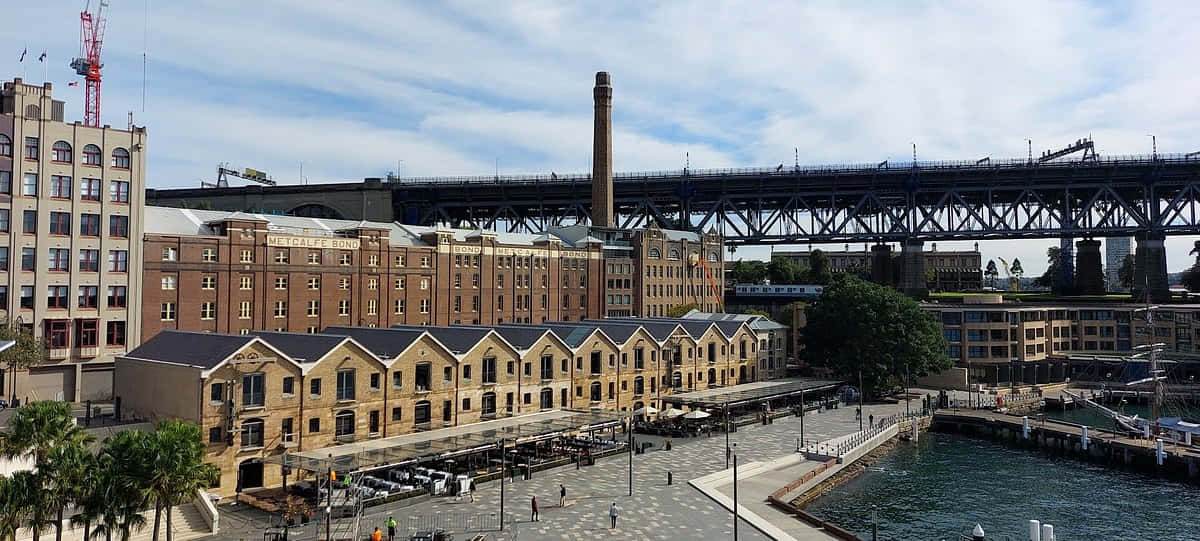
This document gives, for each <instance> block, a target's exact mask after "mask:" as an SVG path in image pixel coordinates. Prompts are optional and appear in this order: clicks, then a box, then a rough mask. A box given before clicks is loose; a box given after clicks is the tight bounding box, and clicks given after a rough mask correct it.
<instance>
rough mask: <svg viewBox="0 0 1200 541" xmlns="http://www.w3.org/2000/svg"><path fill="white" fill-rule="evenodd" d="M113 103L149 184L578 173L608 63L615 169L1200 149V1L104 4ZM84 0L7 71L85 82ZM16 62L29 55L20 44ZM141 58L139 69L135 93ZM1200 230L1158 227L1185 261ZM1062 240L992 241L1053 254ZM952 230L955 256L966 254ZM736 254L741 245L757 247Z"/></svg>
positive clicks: (71, 112)
mask: <svg viewBox="0 0 1200 541" xmlns="http://www.w3.org/2000/svg"><path fill="white" fill-rule="evenodd" d="M112 3H113V4H114V5H113V6H112V7H111V10H110V15H109V25H108V32H107V39H106V42H105V47H104V62H105V83H104V93H103V110H102V120H103V122H105V123H109V124H113V125H124V124H125V122H126V114H127V112H128V111H134V115H135V121H136V122H137V123H138V124H144V125H146V126H148V129H149V131H150V144H149V146H148V151H149V154H148V156H149V158H148V159H149V169H148V171H149V176H148V178H149V184H150V186H151V187H182V186H198V185H199V182H200V180H201V179H204V180H211V179H212V178H213V176H214V175H215V168H216V165H217V163H219V162H230V163H232V164H234V165H235V166H238V167H254V168H257V169H262V170H266V171H268V172H270V173H271V174H272V175H274V176H275V177H276V178H277V179H278V180H280V181H282V182H285V183H288V182H299V171H300V167H301V163H303V169H304V175H305V176H306V177H307V178H308V180H309V182H330V181H351V180H356V179H361V178H363V177H368V176H382V175H384V174H386V173H387V172H388V171H392V170H395V169H397V167H398V162H399V161H401V160H402V161H403V166H402V167H403V173H404V174H405V175H409V176H416V175H422V176H423V175H459V174H489V173H491V172H492V171H493V168H494V167H495V166H496V163H497V161H498V163H499V168H500V172H501V173H523V172H528V173H534V172H539V173H544V172H547V171H556V172H560V173H563V172H586V171H589V170H590V161H589V160H590V157H591V99H592V97H591V86H592V77H593V74H594V73H595V72H596V71H599V70H606V71H609V72H611V73H612V76H613V85H614V112H613V117H614V124H615V134H614V147H615V148H614V161H615V167H616V169H617V170H621V171H629V170H645V169H673V168H678V167H681V166H682V164H683V161H684V154H685V153H688V154H689V155H690V157H691V164H692V166H693V167H724V166H768V165H774V164H778V163H780V162H784V163H787V162H791V161H792V159H793V148H798V149H799V154H800V161H801V162H803V163H831V162H843V161H848V162H877V161H881V160H883V159H887V158H891V159H893V160H902V159H907V157H908V156H909V155H910V153H911V143H916V145H917V150H918V153H919V156H920V158H921V159H968V158H978V157H983V156H992V157H1016V156H1024V155H1025V152H1026V146H1025V145H1026V143H1025V140H1026V139H1032V140H1033V141H1034V147H1035V151H1039V152H1040V151H1041V150H1045V149H1049V148H1058V147H1061V146H1065V145H1066V144H1067V143H1069V142H1071V141H1074V140H1076V139H1078V138H1079V137H1083V136H1087V135H1089V134H1090V135H1092V136H1094V137H1095V139H1096V141H1097V145H1098V150H1099V152H1100V153H1101V154H1133V153H1146V152H1149V149H1150V138H1149V137H1147V134H1154V135H1156V136H1157V138H1158V145H1159V150H1160V151H1161V152H1192V151H1196V150H1200V133H1198V130H1197V126H1200V70H1196V69H1195V62H1196V53H1197V51H1200V32H1197V31H1196V30H1195V29H1196V28H1197V24H1198V23H1200V4H1198V3H1195V2H1167V1H1162V2H1147V3H1113V2H1098V3H1090V2H1054V3H1046V2H1028V3H1024V2H1004V3H1001V2H988V3H984V2H978V3H970V4H965V3H962V4H960V3H945V2H904V3H888V2H860V3H842V2H814V3H805V4H800V3H783V2H781V3H776V2H760V3H755V4H754V5H753V9H749V8H748V7H747V6H749V4H746V3H744V2H727V3H721V2H663V3H644V2H617V1H612V2H533V1H512V2H492V3H488V2H470V3H468V2H449V3H433V2H427V3H417V2H391V1H383V0H356V1H353V2H329V1H316V0H311V1H310V0H303V1H301V0H296V1H284V0H261V1H256V2H233V1H192V2H164V1H162V0H159V1H157V2H155V1H152V0H133V1H126V0H112ZM82 5H83V2H76V1H60V0H47V1H46V2H25V3H22V4H20V5H19V6H17V7H16V12H15V13H14V12H13V11H12V10H11V9H10V11H9V13H10V14H11V15H12V20H14V21H24V22H23V23H22V24H19V25H14V24H9V25H0V70H2V71H3V73H0V76H3V77H4V78H11V77H14V76H20V75H21V74H22V72H24V73H25V75H26V79H27V80H30V81H34V82H36V81H40V80H42V78H43V73H44V72H43V67H44V66H43V65H42V64H40V63H38V62H37V61H36V58H37V55H38V54H39V53H40V52H41V51H42V50H43V49H44V50H46V51H47V53H48V57H49V58H48V63H47V64H46V65H45V67H46V68H47V69H46V72H45V73H46V74H47V75H48V78H49V80H50V81H51V82H53V83H54V84H55V96H56V97H58V98H60V99H65V100H67V116H68V118H70V119H74V118H81V117H82V110H81V108H82V91H81V89H80V88H69V87H67V86H66V85H67V83H68V82H70V81H73V80H76V77H75V76H74V74H73V73H72V71H71V70H70V69H69V68H68V67H67V64H68V62H69V59H70V57H72V56H74V55H76V54H77V53H78V35H79V30H78V25H79V18H78V12H79V10H80V9H81V8H82ZM25 47H28V49H29V51H30V54H29V56H27V58H26V62H25V64H23V65H22V64H19V63H18V62H17V58H18V56H19V55H20V52H21V50H22V48H25ZM143 52H145V53H147V56H148V59H149V62H148V69H147V75H148V76H147V77H146V79H145V83H146V84H145V88H146V93H145V97H146V102H145V103H146V106H145V109H144V110H143V108H142V86H143V77H142V74H143V69H142V68H143V65H142V64H143V63H142V55H143ZM1191 240H1192V239H1185V238H1172V239H1171V240H1169V241H1168V249H1169V250H1170V251H1169V254H1168V261H1169V266H1170V267H1171V268H1172V270H1177V269H1181V268H1183V267H1185V266H1187V265H1188V264H1189V262H1190V261H1189V258H1188V257H1187V255H1186V253H1187V251H1188V250H1189V249H1190V245H1191ZM1050 244H1051V242H1049V241H1046V242H1041V241H1039V242H1020V243H1017V242H1006V241H992V242H987V243H984V244H983V245H982V246H981V248H982V249H983V251H984V255H985V257H997V256H1000V257H1005V258H1006V259H1010V260H1011V259H1012V258H1013V257H1019V258H1020V259H1021V260H1022V263H1023V264H1024V266H1025V268H1026V269H1027V272H1028V273H1030V274H1034V273H1039V272H1041V270H1042V269H1043V268H1044V266H1045V261H1044V259H1045V258H1044V255H1043V254H1044V252H1045V248H1046V247H1047V246H1049V245H1050ZM952 247H954V245H953V244H951V243H940V244H939V249H951V248H952ZM762 253H763V250H757V251H756V250H741V251H739V252H738V255H736V256H735V257H739V256H751V257H752V256H756V255H762Z"/></svg>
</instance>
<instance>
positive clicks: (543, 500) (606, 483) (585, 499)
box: [214, 401, 920, 540]
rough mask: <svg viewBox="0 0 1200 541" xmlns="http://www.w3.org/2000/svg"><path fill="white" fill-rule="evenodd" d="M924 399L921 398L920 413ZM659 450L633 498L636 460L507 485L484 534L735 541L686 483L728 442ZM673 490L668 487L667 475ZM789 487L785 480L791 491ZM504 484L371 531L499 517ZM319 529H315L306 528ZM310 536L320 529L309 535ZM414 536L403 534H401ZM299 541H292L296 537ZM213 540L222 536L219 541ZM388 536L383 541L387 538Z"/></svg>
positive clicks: (753, 441) (460, 535)
mask: <svg viewBox="0 0 1200 541" xmlns="http://www.w3.org/2000/svg"><path fill="white" fill-rule="evenodd" d="M919 404H920V402H919V401H914V402H913V405H914V407H916V408H919V407H920V405H919ZM897 411H900V412H903V411H904V404H903V403H900V404H899V406H898V407H897V406H895V405H868V406H867V407H866V409H865V410H864V412H863V416H864V421H863V422H864V424H865V423H866V422H867V416H869V415H874V416H875V417H877V418H879V417H883V416H886V415H891V414H893V413H896V412H897ZM804 425H805V434H804V437H805V439H806V440H825V439H830V438H834V437H837V436H841V435H845V434H848V433H850V432H854V431H856V430H858V422H857V421H856V420H855V417H854V408H853V407H844V408H840V409H836V410H829V411H826V412H825V413H820V414H818V413H810V414H808V415H807V416H805V418H804ZM799 435H800V419H799V418H796V417H787V418H781V419H776V420H775V422H774V423H773V424H770V425H766V426H763V425H750V426H744V427H742V428H741V429H740V430H739V431H737V432H735V433H732V434H730V442H731V443H733V444H736V447H735V449H736V452H737V454H738V456H739V462H745V463H749V462H754V461H762V460H768V459H770V458H774V457H778V456H780V455H783V454H787V453H791V452H795V450H796V438H798V437H799ZM639 440H644V441H651V442H653V443H654V449H653V450H649V451H647V452H646V453H645V454H643V455H635V456H634V457H633V458H634V468H633V472H634V482H633V489H634V495H633V496H632V497H631V496H628V495H627V494H628V487H629V470H628V467H629V457H628V455H619V456H614V457H609V458H605V459H601V460H598V461H597V462H596V465H595V466H590V467H587V466H585V467H583V468H582V469H580V470H576V469H575V468H574V467H565V468H558V469H555V470H549V471H544V472H538V473H536V474H534V478H533V479H530V480H528V481H523V480H518V481H517V482H515V483H507V482H506V484H505V528H504V531H502V532H500V531H489V532H481V533H487V534H489V535H490V536H491V538H492V539H496V540H517V539H729V538H732V536H733V521H732V517H731V516H730V514H729V513H728V511H726V510H725V509H723V508H721V507H720V506H718V505H717V504H716V503H714V502H713V501H711V500H709V499H708V498H707V497H706V496H705V495H703V494H701V493H700V492H699V491H697V490H695V489H693V488H691V487H690V486H688V484H687V481H688V480H689V479H693V478H696V477H700V476H702V475H706V474H709V473H712V472H715V471H718V470H721V469H724V468H725V438H724V435H722V434H713V436H712V437H700V438H684V439H676V440H674V441H673V444H672V450H670V451H665V450H661V447H662V440H661V438H655V437H644V438H639ZM668 471H670V472H672V474H673V475H674V483H673V484H672V485H667V484H666V482H667V472H668ZM788 481H790V480H782V479H781V480H780V484H781V485H782V484H786V483H787V482H788ZM560 483H561V484H563V485H565V486H566V487H567V499H568V505H567V506H566V507H559V506H558V485H559V484H560ZM534 496H536V497H537V499H538V503H539V507H540V511H541V517H540V518H541V520H540V521H538V522H531V521H530V520H529V519H530V513H529V511H530V499H531V498H532V497H534ZM499 501H500V485H499V483H496V482H491V483H486V484H483V485H480V486H479V490H478V493H477V496H476V501H475V502H474V503H469V502H467V500H466V499H463V500H460V501H455V499H454V498H438V499H434V500H432V501H429V502H425V503H422V504H419V505H415V506H410V507H407V508H390V509H389V506H381V507H378V508H369V509H368V516H367V518H366V522H365V523H364V526H365V528H364V530H365V532H370V531H371V530H372V529H373V528H374V527H375V526H380V527H381V528H382V526H383V523H384V521H386V520H387V517H388V516H389V515H391V516H394V517H395V518H396V520H397V521H398V522H400V523H401V526H402V528H403V525H404V524H405V519H407V518H409V517H413V516H414V515H418V516H423V517H430V516H433V515H437V514H439V513H440V514H442V515H447V516H448V515H454V514H458V515H466V514H488V513H496V512H498V510H499ZM613 502H616V504H617V506H618V508H619V509H620V517H619V519H618V522H617V528H616V529H609V518H608V508H609V505H610V504H611V503H613ZM268 523H269V519H268V517H265V515H262V514H259V513H257V512H247V511H244V510H243V511H239V512H234V513H229V512H225V509H224V508H223V509H222V517H221V535H220V538H221V539H238V538H242V539H247V540H249V539H256V540H257V539H261V538H262V531H263V530H262V528H263V527H265V526H266V525H267V524H268ZM308 529H309V530H312V528H308ZM738 530H739V531H738V533H739V538H740V539H745V540H761V539H766V537H765V536H763V535H762V534H761V533H759V532H758V531H757V530H754V528H753V527H752V526H751V525H749V524H748V523H746V522H740V523H739V526H738ZM305 533H306V534H310V535H308V536H306V537H308V538H312V537H311V534H313V533H316V532H305ZM406 533H407V532H405V531H403V529H402V530H401V531H400V532H398V534H399V535H398V537H400V538H402V539H406V537H403V536H405V535H406ZM453 533H454V535H455V538H456V539H466V538H469V537H468V536H467V535H465V534H466V533H468V532H464V531H455V532H453ZM293 538H295V537H293ZM214 539H216V537H214ZM385 539H386V537H385Z"/></svg>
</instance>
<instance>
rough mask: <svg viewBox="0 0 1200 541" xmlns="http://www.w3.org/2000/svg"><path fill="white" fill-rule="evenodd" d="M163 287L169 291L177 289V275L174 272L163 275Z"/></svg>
mask: <svg viewBox="0 0 1200 541" xmlns="http://www.w3.org/2000/svg"><path fill="white" fill-rule="evenodd" d="M162 288H163V290H167V291H169V290H172V289H175V275H174V274H168V275H166V276H163V277H162Z"/></svg>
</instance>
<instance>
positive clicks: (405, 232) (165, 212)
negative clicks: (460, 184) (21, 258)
mask: <svg viewBox="0 0 1200 541" xmlns="http://www.w3.org/2000/svg"><path fill="white" fill-rule="evenodd" d="M145 212H146V224H147V226H146V227H147V229H146V234H145V251H146V253H147V254H150V255H149V256H148V257H147V258H146V261H145V265H144V273H145V281H146V284H147V287H146V297H145V302H144V303H143V305H142V317H143V335H144V336H145V337H146V338H149V337H151V336H153V335H154V334H156V333H157V332H159V331H161V330H164V329H178V330H193V331H213V332H227V333H249V332H251V331H253V330H274V331H298V332H316V331H317V330H318V329H323V328H325V327H328V326H334V325H336V326H363V327H390V326H393V325H397V324H415V325H453V324H472V325H500V324H507V323H542V322H545V321H579V320H582V319H584V318H595V317H604V316H646V315H663V314H665V313H666V312H667V311H668V310H669V309H670V308H671V307H673V306H675V305H678V304H687V303H689V302H696V303H699V304H702V305H704V306H707V307H710V308H716V306H717V305H718V304H719V302H720V298H721V297H720V295H721V291H720V289H721V288H720V287H719V286H720V282H719V281H718V282H716V284H717V287H716V288H715V289H714V288H713V287H712V286H711V285H710V284H709V283H708V280H707V278H706V277H705V273H704V272H702V271H703V269H704V267H705V265H706V264H707V261H705V265H702V264H698V263H697V261H698V258H699V254H700V253H703V254H704V257H705V258H707V259H709V260H711V259H712V258H716V259H717V260H718V261H719V260H720V257H721V249H720V246H721V240H720V237H717V236H716V235H715V234H709V235H703V236H701V235H697V234H694V233H686V232H679V231H668V230H660V229H646V230H638V231H627V232H622V235H612V237H611V238H606V239H605V240H601V239H598V238H596V237H594V236H592V234H591V233H592V232H593V231H594V228H588V227H584V226H579V227H564V228H555V229H552V230H550V231H548V232H546V233H542V234H537V235H533V234H520V233H498V232H492V231H480V230H476V231H471V230H464V229H448V228H432V227H421V226H407V225H400V224H393V223H382V222H361V221H349V220H332V219H324V218H303V217H295V216H276V215H257V214H247V213H242V212H225V211H203V210H191V209H180V208H167V207H147V208H146V211H145ZM602 236H603V235H602ZM689 258H690V259H689ZM714 268H715V273H716V276H718V277H719V276H720V266H719V265H716V266H715V267H714ZM718 280H719V278H718ZM642 292H645V295H643V294H642Z"/></svg>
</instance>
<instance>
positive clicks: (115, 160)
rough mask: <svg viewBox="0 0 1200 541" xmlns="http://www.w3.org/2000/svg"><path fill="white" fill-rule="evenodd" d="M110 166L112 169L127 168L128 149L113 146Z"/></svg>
mask: <svg viewBox="0 0 1200 541" xmlns="http://www.w3.org/2000/svg"><path fill="white" fill-rule="evenodd" d="M112 166H113V168H114V169H129V151H128V150H125V149H123V148H120V147H117V148H114V149H113V153H112Z"/></svg>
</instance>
